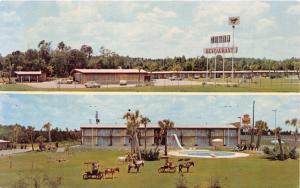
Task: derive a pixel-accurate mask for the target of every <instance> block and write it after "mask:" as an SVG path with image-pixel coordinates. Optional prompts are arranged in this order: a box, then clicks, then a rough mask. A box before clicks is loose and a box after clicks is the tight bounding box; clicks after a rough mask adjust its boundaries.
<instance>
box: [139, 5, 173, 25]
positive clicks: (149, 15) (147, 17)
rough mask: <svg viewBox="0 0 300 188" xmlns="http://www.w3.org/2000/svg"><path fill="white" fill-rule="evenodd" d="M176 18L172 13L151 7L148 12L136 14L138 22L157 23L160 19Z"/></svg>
mask: <svg viewBox="0 0 300 188" xmlns="http://www.w3.org/2000/svg"><path fill="white" fill-rule="evenodd" d="M168 18H176V13H175V12H173V11H166V10H162V9H160V8H159V7H153V8H152V10H151V11H149V12H140V13H138V14H137V19H138V21H140V22H144V21H146V22H159V21H161V19H168Z"/></svg>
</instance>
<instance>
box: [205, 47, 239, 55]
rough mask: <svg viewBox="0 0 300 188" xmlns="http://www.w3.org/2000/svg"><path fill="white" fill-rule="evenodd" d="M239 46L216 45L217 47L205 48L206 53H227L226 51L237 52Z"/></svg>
mask: <svg viewBox="0 0 300 188" xmlns="http://www.w3.org/2000/svg"><path fill="white" fill-rule="evenodd" d="M237 52H238V47H215V48H204V53H205V54H226V53H237Z"/></svg>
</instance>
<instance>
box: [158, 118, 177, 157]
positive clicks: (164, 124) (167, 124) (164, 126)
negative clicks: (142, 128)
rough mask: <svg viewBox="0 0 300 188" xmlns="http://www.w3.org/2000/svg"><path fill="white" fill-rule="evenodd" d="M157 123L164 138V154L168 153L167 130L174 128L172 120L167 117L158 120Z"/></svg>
mask: <svg viewBox="0 0 300 188" xmlns="http://www.w3.org/2000/svg"><path fill="white" fill-rule="evenodd" d="M158 125H159V127H160V130H161V131H160V133H161V136H162V137H164V139H165V155H166V156H167V155H168V138H167V136H168V130H170V129H173V128H174V122H173V121H170V120H168V119H164V120H162V121H158Z"/></svg>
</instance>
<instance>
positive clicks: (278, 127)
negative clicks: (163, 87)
mask: <svg viewBox="0 0 300 188" xmlns="http://www.w3.org/2000/svg"><path fill="white" fill-rule="evenodd" d="M299 104H300V98H299V95H296V94H295V95H293V94H280V95H278V94H276V95H264V94H239V95H233V94H231V95H226V94H220V93H219V94H215V95H214V94H167V93H166V94H161V93H157V94H138V93H135V94H126V93H104V94H80V93H64V94H57V93H53V94H49V93H48V94H43V93H31V94H26V93H1V94H0V188H4V187H13V188H27V187H28V188H29V187H35V188H39V187H51V188H56V187H89V188H93V187H112V188H113V187H131V188H135V187H174V188H185V187H193V188H223V187H226V188H227V187H229V188H235V187H237V188H240V187H251V188H256V187H259V188H260V187H272V188H277V187H278V188H283V187H288V188H297V187H299V148H298V146H299V145H300V140H299V133H298V128H299V126H300V117H299V114H300V107H299Z"/></svg>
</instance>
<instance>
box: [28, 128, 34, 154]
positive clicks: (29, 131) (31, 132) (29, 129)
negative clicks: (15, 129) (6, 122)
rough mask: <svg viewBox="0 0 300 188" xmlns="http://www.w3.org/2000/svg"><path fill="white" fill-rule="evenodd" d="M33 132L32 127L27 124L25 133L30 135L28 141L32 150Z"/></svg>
mask: <svg viewBox="0 0 300 188" xmlns="http://www.w3.org/2000/svg"><path fill="white" fill-rule="evenodd" d="M33 132H34V127H32V126H28V127H27V133H28V134H29V136H30V143H31V149H32V151H34V147H33Z"/></svg>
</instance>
